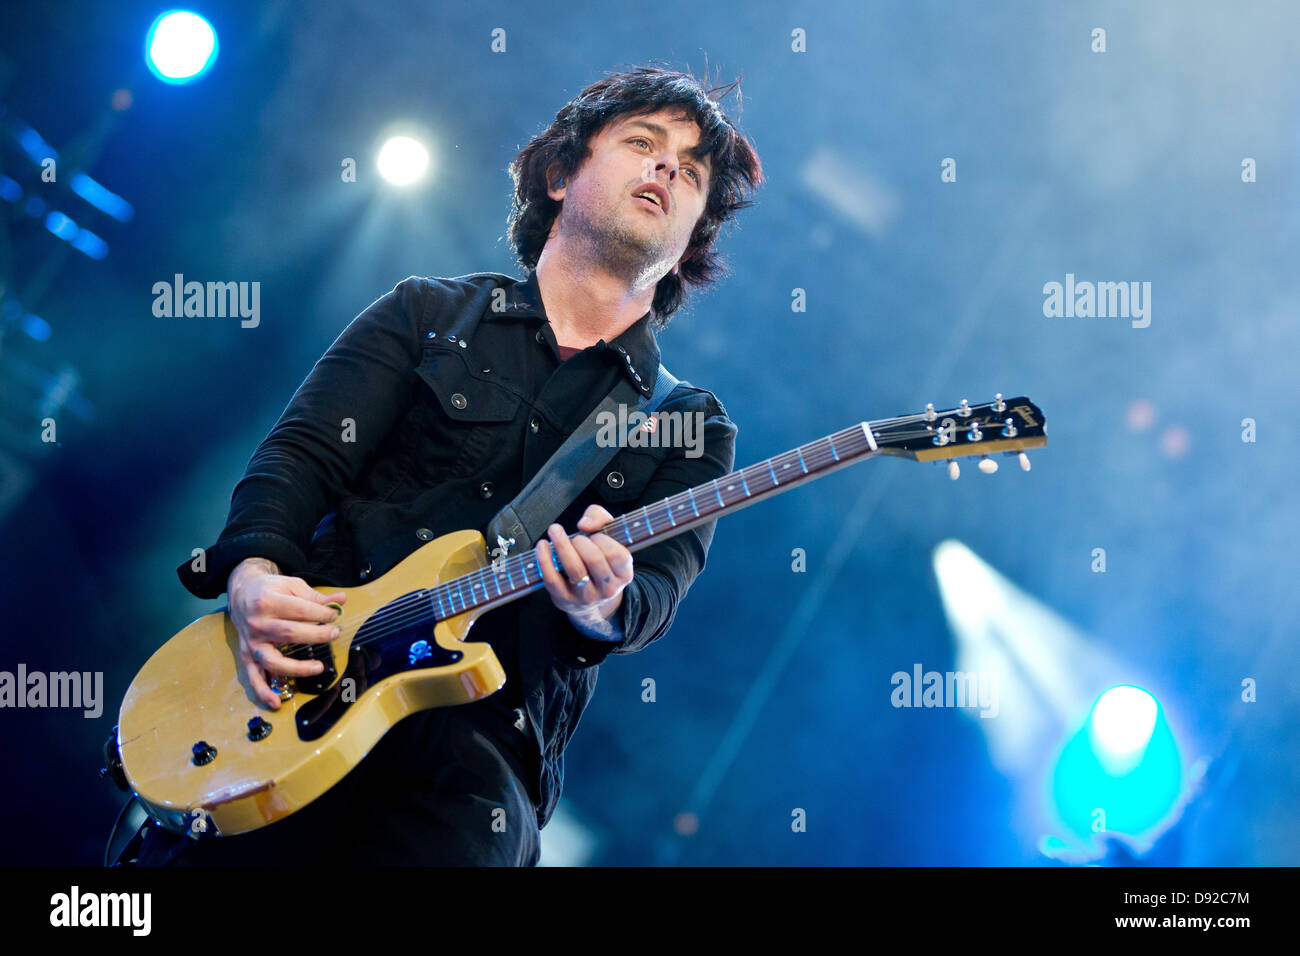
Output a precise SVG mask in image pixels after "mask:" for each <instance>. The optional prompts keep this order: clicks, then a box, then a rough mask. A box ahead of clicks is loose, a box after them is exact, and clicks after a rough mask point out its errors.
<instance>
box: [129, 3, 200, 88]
mask: <svg viewBox="0 0 1300 956" xmlns="http://www.w3.org/2000/svg"><path fill="white" fill-rule="evenodd" d="M144 59H145V62H146V63H148V64H149V69H150V70H151V71H152V72H153V75H154V76H156V77H158V79H160V80H162V81H163V82H164V83H192V82H193V81H194V80H197V79H198V78H199V77H200V76H202V75H203V74H204V73H206V72H207V71H208V70H209V69H210V68H211V67H212V64H213V62H215V61H216V59H217V34H216V31H215V30H213V29H212V25H211V24H210V23H208V21H207V20H205V19H203V18H202V17H201V16H199V15H198V14H197V13H191V12H190V11H188V10H169V11H167V12H166V13H164V14H162V15H160V16H159V17H158V19H156V20H154V22H153V26H151V27H149V33H148V35H147V36H146V37H145V40H144Z"/></svg>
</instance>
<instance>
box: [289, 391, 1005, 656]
mask: <svg viewBox="0 0 1300 956" xmlns="http://www.w3.org/2000/svg"><path fill="white" fill-rule="evenodd" d="M940 417H948V416H940V415H939V413H936V420H937V419H938V418H940ZM921 420H924V419H923V417H922V416H904V417H902V418H899V419H895V420H894V421H897V422H899V423H900V424H901V423H903V422H911V421H918V422H919V421H921ZM888 421H889V420H881V421H878V422H870V423H868V424H869V426H872V432H873V435H875V437H876V438H877V439H884V440H886V441H894V442H897V441H906V440H909V439H912V438H923V437H927V436H931V435H932V434H933V428H926V429H925V430H916V431H910V432H894V431H887V429H888V428H889V425H888V424H887V422H888ZM976 424H984V425H986V426H988V427H995V424H991V423H987V422H985V423H980V422H972V423H971V424H969V425H963V426H959V427H958V430H965V431H969V430H971V428H972V427H973V426H974V425H976ZM837 436H845V437H848V438H852V437H855V436H856V437H858V438H862V437H863V436H862V435H861V432H860V430H859V429H858V428H857V427H855V426H850V427H848V428H845V429H842V430H841V431H839V432H836V433H834V434H832V435H829V436H826V437H824V438H820V439H817V440H816V441H813V442H809V443H808V445H804V446H800V447H799V448H797V449H793V450H791V451H788V452H783V453H782V454H780V455H777V456H775V457H773V458H769V459H766V460H764V461H761V462H757V463H755V464H753V465H749V466H747V467H746V468H742V469H740V470H739V471H737V472H732V473H731V474H735V475H738V476H740V477H741V480H742V483H745V484H747V482H745V478H747V477H753V476H751V475H748V474H747V473H748V472H751V471H754V470H757V475H761V474H762V471H763V468H764V466H767V465H769V464H787V463H793V462H794V460H795V459H797V458H800V457H801V458H802V460H803V462H804V464H805V466H807V464H808V462H809V461H810V460H811V461H812V462H813V468H810V469H808V470H807V471H805V472H804V473H803V474H805V475H806V474H811V472H812V471H813V470H816V468H818V467H820V466H822V465H825V464H827V463H829V462H832V461H838V460H840V458H842V457H843V456H842V455H841V456H836V455H835V454H830V455H829V456H827V455H826V454H825V453H826V452H827V451H829V450H830V448H831V447H832V445H833V441H832V440H833V439H834V438H835V437H837ZM842 440H843V439H842ZM954 443H955V442H954ZM819 446H825V447H819ZM939 447H942V446H939ZM964 447H966V448H976V447H978V446H975V445H966V446H964ZM805 450H806V451H807V452H808V454H806V455H805V454H803V452H804V451H805ZM860 453H861V451H860V450H859V451H857V452H853V453H851V454H860ZM726 477H728V476H727V475H723V476H721V477H720V478H718V479H715V480H714V482H711V483H713V484H716V483H717V482H719V481H721V480H722V478H726ZM698 487H704V486H698ZM777 488H780V483H779V482H778V483H777V484H775V485H773V486H770V487H768V488H764V489H763V491H771V490H774V489H777ZM695 490H696V489H694V488H692V489H690V490H689V491H687V492H680V493H678V494H677V495H672V496H670V497H668V498H665V499H661V500H660V501H658V502H655V503H654V504H653V505H650V506H646V508H645V509H644V510H645V511H646V516H645V518H644V520H645V521H646V525H647V527H651V528H653V526H654V523H655V521H656V520H657V519H658V518H661V517H662V518H668V517H670V515H671V512H672V505H673V504H675V503H684V502H685V501H686V500H688V499H689V498H690V497H691V493H693V492H694V491H695ZM746 497H747V498H748V497H752V494H751V495H746ZM743 500H745V499H738V500H737V501H736V502H729V503H727V504H725V505H724V506H723V508H721V509H719V511H723V510H725V509H726V508H727V507H729V506H730V505H732V504H738V503H740V501H743ZM634 514H636V511H632V512H629V513H628V514H625V515H622V516H620V517H618V518H615V519H614V520H613V521H612V522H610V523H609V524H607V525H605V526H604V527H603V528H600V529H598V531H597V532H595V533H609V532H610V531H611V530H615V529H616V526H618V525H619V524H622V523H624V522H625V520H626V519H627V518H628V517H630V516H631V515H634ZM640 520H642V519H638V523H639V522H640ZM625 531H626V529H625ZM654 534H655V532H652V535H651V536H653V535H654ZM509 561H510V562H511V564H512V565H513V566H512V567H509V569H508V570H507V571H505V572H496V573H495V574H494V576H493V578H489V577H487V575H486V572H487V571H488V570H489V568H487V567H484V568H479V569H477V570H475V571H471V572H469V573H468V574H466V575H463V576H462V577H460V578H457V579H455V580H456V581H460V582H461V584H459V585H456V584H455V582H454V581H453V582H447V583H446V584H442V585H436V586H434V587H432V588H424V589H421V590H419V591H414V592H411V593H410V594H407V595H404V596H402V597H399V598H397V599H396V600H395V601H393V602H392V603H390V604H388V605H385V607H383V608H381V609H380V610H379V611H378V612H376V614H372V615H370V616H369V617H367V618H366V619H365V620H364V621H360V622H357V623H356V624H355V625H353V624H351V622H349V627H352V628H354V630H353V631H352V633H355V632H356V631H357V630H360V629H361V628H364V627H365V626H366V624H368V623H370V622H372V621H373V620H374V618H375V617H376V616H377V614H380V613H383V614H384V616H385V620H384V621H383V624H382V625H380V626H379V627H378V628H376V629H375V630H374V632H373V633H371V634H369V635H367V636H366V637H365V638H363V639H362V640H360V641H357V642H355V643H354V644H353V645H351V646H355V647H361V646H365V645H366V644H369V643H373V642H375V641H379V640H383V639H384V638H386V637H388V636H390V635H391V634H395V633H400V632H401V631H404V630H407V629H409V628H410V627H411V626H412V625H414V624H419V623H425V622H427V621H429V620H430V619H432V620H434V621H435V622H436V621H440V620H449V619H450V618H454V617H458V616H460V615H461V614H464V613H466V612H468V611H470V610H472V609H473V607H481V606H482V605H481V604H475V605H473V607H471V606H469V605H466V606H465V607H464V608H463V609H462V610H461V611H458V612H457V611H455V602H454V600H453V597H454V596H459V597H460V599H461V601H462V603H464V600H465V596H464V587H465V581H466V579H474V580H472V581H470V582H469V591H470V595H471V600H473V595H474V591H475V588H476V587H477V588H481V589H482V590H483V592H484V594H485V595H488V593H489V592H488V589H487V584H488V582H490V581H491V582H494V584H495V585H497V586H498V594H497V595H496V596H497V597H504V596H506V595H507V594H510V593H512V592H513V593H517V592H518V591H519V590H520V589H518V588H515V587H514V586H513V585H511V590H509V591H501V590H500V589H499V583H500V576H501V574H502V573H505V574H506V575H507V580H508V581H509V580H512V578H513V574H512V573H510V572H512V571H515V570H517V571H518V573H519V576H520V577H521V578H522V579H523V581H524V583H525V585H527V586H528V587H530V588H533V587H536V585H538V584H544V581H543V579H541V578H540V577H539V578H538V579H536V580H529V574H528V572H530V571H532V570H533V569H534V568H536V567H537V560H536V557H535V556H532V555H530V556H529V557H528V558H524V557H523V555H515V556H514V557H512V558H510V559H509ZM515 562H517V564H515ZM539 573H540V569H539ZM490 599H491V598H490V597H489V600H490ZM435 601H437V603H438V604H443V603H445V604H446V605H447V606H448V607H450V608H451V609H452V611H453V613H452V614H451V615H449V616H448V617H441V616H439V612H438V611H437V610H436V609H435V608H434V602H435ZM485 603H486V602H485ZM338 626H339V627H340V631H341V633H340V635H339V637H337V638H331V640H330V641H321V642H318V643H316V644H302V643H294V642H285V643H284V645H283V646H285V647H291V648H292V649H291V650H289V651H281V653H282V654H283V655H284V656H285V657H288V658H291V659H311V658H310V654H311V653H312V649H313V648H315V647H318V646H320V645H321V644H326V643H331V642H332V641H336V640H342V639H343V637H344V636H345V634H347V633H349V632H348V631H347V630H344V625H338ZM309 676H310V675H309Z"/></svg>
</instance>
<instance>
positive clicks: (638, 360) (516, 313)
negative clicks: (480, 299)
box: [487, 269, 659, 395]
mask: <svg viewBox="0 0 1300 956" xmlns="http://www.w3.org/2000/svg"><path fill="white" fill-rule="evenodd" d="M497 314H498V313H497V311H496V310H494V309H493V308H492V307H491V306H489V307H488V310H487V316H488V317H491V318H495V317H496V315H497ZM499 314H500V315H502V316H511V317H515V318H523V317H530V318H538V319H541V320H542V321H544V322H545V321H547V318H546V309H545V306H544V305H543V303H542V294H541V289H540V288H539V287H538V284H537V270H535V269H534V270H531V271H530V272H529V273H528V277H527V278H526V279H522V280H516V281H515V282H513V283H511V284H510V285H509V286H506V287H505V302H504V303H502V305H501V307H500V311H499ZM653 316H654V310H653V309H651V310H650V311H649V312H647V313H646V314H645V315H643V316H641V318H639V319H637V320H636V321H635V322H633V323H632V324H631V325H630V326H628V327H627V329H626V330H625V331H624V332H623V334H622V335H620V336H618V337H617V338H616V339H614V340H613V341H612V342H606V341H605V340H604V339H601V340H600V341H599V342H597V343H596V347H597V348H598V349H601V350H607V351H608V353H609V355H610V356H611V358H612V359H613V360H614V361H616V362H617V363H618V365H619V367H620V368H622V369H623V372H624V374H625V375H626V376H627V380H628V381H629V382H631V383H632V385H633V386H634V387H635V388H636V389H637V391H639V392H641V394H643V395H650V394H652V393H653V392H654V387H655V383H656V381H657V380H658V378H659V343H658V342H657V341H656V340H655V337H654V333H653V332H652V331H651V329H650V319H651V318H652V317H653Z"/></svg>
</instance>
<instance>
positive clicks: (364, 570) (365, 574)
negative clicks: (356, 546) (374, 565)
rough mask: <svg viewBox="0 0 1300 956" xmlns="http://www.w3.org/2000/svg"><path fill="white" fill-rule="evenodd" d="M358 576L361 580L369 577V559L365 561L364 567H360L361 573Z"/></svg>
mask: <svg viewBox="0 0 1300 956" xmlns="http://www.w3.org/2000/svg"><path fill="white" fill-rule="evenodd" d="M360 577H361V580H362V581H364V580H365V579H366V578H368V577H370V562H369V561H367V562H366V566H365V567H364V568H362V569H361V575H360Z"/></svg>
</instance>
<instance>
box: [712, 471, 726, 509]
mask: <svg viewBox="0 0 1300 956" xmlns="http://www.w3.org/2000/svg"><path fill="white" fill-rule="evenodd" d="M713 493H714V494H715V495H717V496H718V507H720V508H725V507H727V503H726V502H725V501H723V500H722V491H721V490H720V489H719V488H718V479H716V478H714V479H713Z"/></svg>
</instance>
